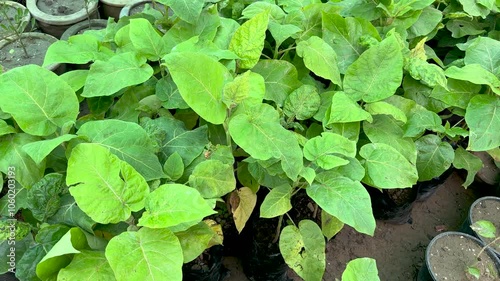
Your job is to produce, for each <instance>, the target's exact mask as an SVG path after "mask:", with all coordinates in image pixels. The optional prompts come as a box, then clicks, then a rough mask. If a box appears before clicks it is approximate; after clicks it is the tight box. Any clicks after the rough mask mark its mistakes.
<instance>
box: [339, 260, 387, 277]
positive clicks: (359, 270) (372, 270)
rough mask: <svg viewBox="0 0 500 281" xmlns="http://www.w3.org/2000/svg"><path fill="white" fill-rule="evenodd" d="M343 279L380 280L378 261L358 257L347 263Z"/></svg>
mask: <svg viewBox="0 0 500 281" xmlns="http://www.w3.org/2000/svg"><path fill="white" fill-rule="evenodd" d="M342 281H380V278H379V277H378V269H377V262H376V261H375V260H374V259H371V258H357V259H355V260H352V261H350V262H348V263H347V266H346V269H345V270H344V273H342Z"/></svg>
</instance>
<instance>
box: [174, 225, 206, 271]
mask: <svg viewBox="0 0 500 281" xmlns="http://www.w3.org/2000/svg"><path fill="white" fill-rule="evenodd" d="M214 235H216V233H215V232H214V231H213V230H212V229H211V228H210V226H208V224H207V223H205V222H200V223H198V224H196V225H193V226H191V227H190V228H189V229H187V230H185V231H181V232H177V233H175V236H177V238H178V239H179V242H180V243H181V247H182V254H183V256H184V263H188V262H190V261H192V260H194V259H195V258H197V257H198V256H199V255H201V253H203V251H205V249H207V248H208V246H209V243H210V240H212V238H213V237H214Z"/></svg>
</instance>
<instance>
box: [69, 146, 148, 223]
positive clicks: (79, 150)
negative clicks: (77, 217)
mask: <svg viewBox="0 0 500 281" xmlns="http://www.w3.org/2000/svg"><path fill="white" fill-rule="evenodd" d="M66 184H67V185H68V186H71V187H70V189H69V191H70V193H71V195H72V196H73V197H74V198H75V201H76V203H77V204H78V206H79V207H80V208H81V209H82V211H84V212H85V213H86V214H87V215H89V216H90V217H91V218H92V219H93V220H94V221H96V222H99V223H103V224H107V223H117V222H120V221H125V220H126V219H128V218H129V217H130V215H131V213H132V212H135V211H139V210H140V209H142V208H144V200H145V198H146V195H147V194H148V193H149V186H148V184H147V183H146V181H145V180H144V178H143V177H142V176H141V175H140V174H139V173H138V172H137V171H135V170H134V168H132V166H130V165H129V164H127V162H125V161H122V160H120V159H119V158H118V157H117V156H115V155H114V154H112V153H111V152H110V151H109V150H108V149H106V148H105V147H103V146H101V145H99V144H88V143H82V144H79V145H77V146H76V147H75V148H73V150H72V152H71V156H70V158H69V160H68V170H67V176H66ZM72 185H74V186H72Z"/></svg>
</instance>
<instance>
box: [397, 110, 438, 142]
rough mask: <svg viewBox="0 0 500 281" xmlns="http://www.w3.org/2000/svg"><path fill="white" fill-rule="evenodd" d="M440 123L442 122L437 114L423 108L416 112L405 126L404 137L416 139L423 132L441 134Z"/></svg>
mask: <svg viewBox="0 0 500 281" xmlns="http://www.w3.org/2000/svg"><path fill="white" fill-rule="evenodd" d="M441 122H442V120H441V118H440V117H439V115H437V113H435V112H432V111H430V110H427V109H425V108H422V109H420V110H417V111H416V112H415V113H414V114H412V115H411V117H410V119H409V120H408V123H406V125H405V134H404V137H416V136H418V135H420V134H422V133H423V132H425V130H430V131H434V132H440V133H443V132H444V127H443V126H442V125H441Z"/></svg>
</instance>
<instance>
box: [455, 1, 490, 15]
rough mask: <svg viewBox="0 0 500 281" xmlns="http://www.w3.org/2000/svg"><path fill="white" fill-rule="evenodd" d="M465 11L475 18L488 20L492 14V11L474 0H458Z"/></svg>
mask: <svg viewBox="0 0 500 281" xmlns="http://www.w3.org/2000/svg"><path fill="white" fill-rule="evenodd" d="M458 2H460V4H462V7H463V9H464V12H466V13H467V14H469V15H470V16H473V17H479V16H480V17H482V18H483V19H484V18H486V16H487V15H489V13H490V9H488V8H487V7H485V6H483V5H481V4H480V3H478V2H479V1H473V0H458Z"/></svg>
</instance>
